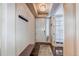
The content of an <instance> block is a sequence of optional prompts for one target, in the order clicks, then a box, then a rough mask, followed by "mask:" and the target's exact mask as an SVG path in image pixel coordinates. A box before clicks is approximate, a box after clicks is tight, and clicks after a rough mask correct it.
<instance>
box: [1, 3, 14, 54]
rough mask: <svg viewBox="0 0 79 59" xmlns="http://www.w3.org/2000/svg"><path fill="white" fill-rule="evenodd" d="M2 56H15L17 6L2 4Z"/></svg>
mask: <svg viewBox="0 0 79 59" xmlns="http://www.w3.org/2000/svg"><path fill="white" fill-rule="evenodd" d="M1 15H2V40H1V55H2V56H14V55H15V4H13V3H12V4H10V3H8V4H7V3H3V4H2V14H1Z"/></svg>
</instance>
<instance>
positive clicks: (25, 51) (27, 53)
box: [19, 44, 34, 56]
mask: <svg viewBox="0 0 79 59" xmlns="http://www.w3.org/2000/svg"><path fill="white" fill-rule="evenodd" d="M33 48H34V45H33V44H29V45H28V46H27V47H26V48H25V49H24V51H23V52H22V53H21V54H20V55H19V56H30V54H31V52H32V50H33Z"/></svg>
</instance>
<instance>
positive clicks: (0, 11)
mask: <svg viewBox="0 0 79 59" xmlns="http://www.w3.org/2000/svg"><path fill="white" fill-rule="evenodd" d="M1 39H2V4H1V3H0V55H1Z"/></svg>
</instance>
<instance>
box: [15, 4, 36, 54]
mask: <svg viewBox="0 0 79 59" xmlns="http://www.w3.org/2000/svg"><path fill="white" fill-rule="evenodd" d="M18 15H22V16H23V17H25V18H26V19H27V20H28V21H29V22H25V21H24V20H22V19H20V18H19V17H18ZM34 43H35V17H34V16H33V14H32V13H31V11H30V10H29V8H28V6H27V5H26V4H16V55H19V54H20V53H21V52H22V51H23V50H24V49H25V47H27V46H28V45H29V44H34Z"/></svg>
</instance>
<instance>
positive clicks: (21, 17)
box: [18, 15, 28, 22]
mask: <svg viewBox="0 0 79 59" xmlns="http://www.w3.org/2000/svg"><path fill="white" fill-rule="evenodd" d="M18 17H19V18H20V19H22V20H24V21H26V22H28V20H27V19H26V18H24V17H23V16H21V15H19V16H18Z"/></svg>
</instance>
